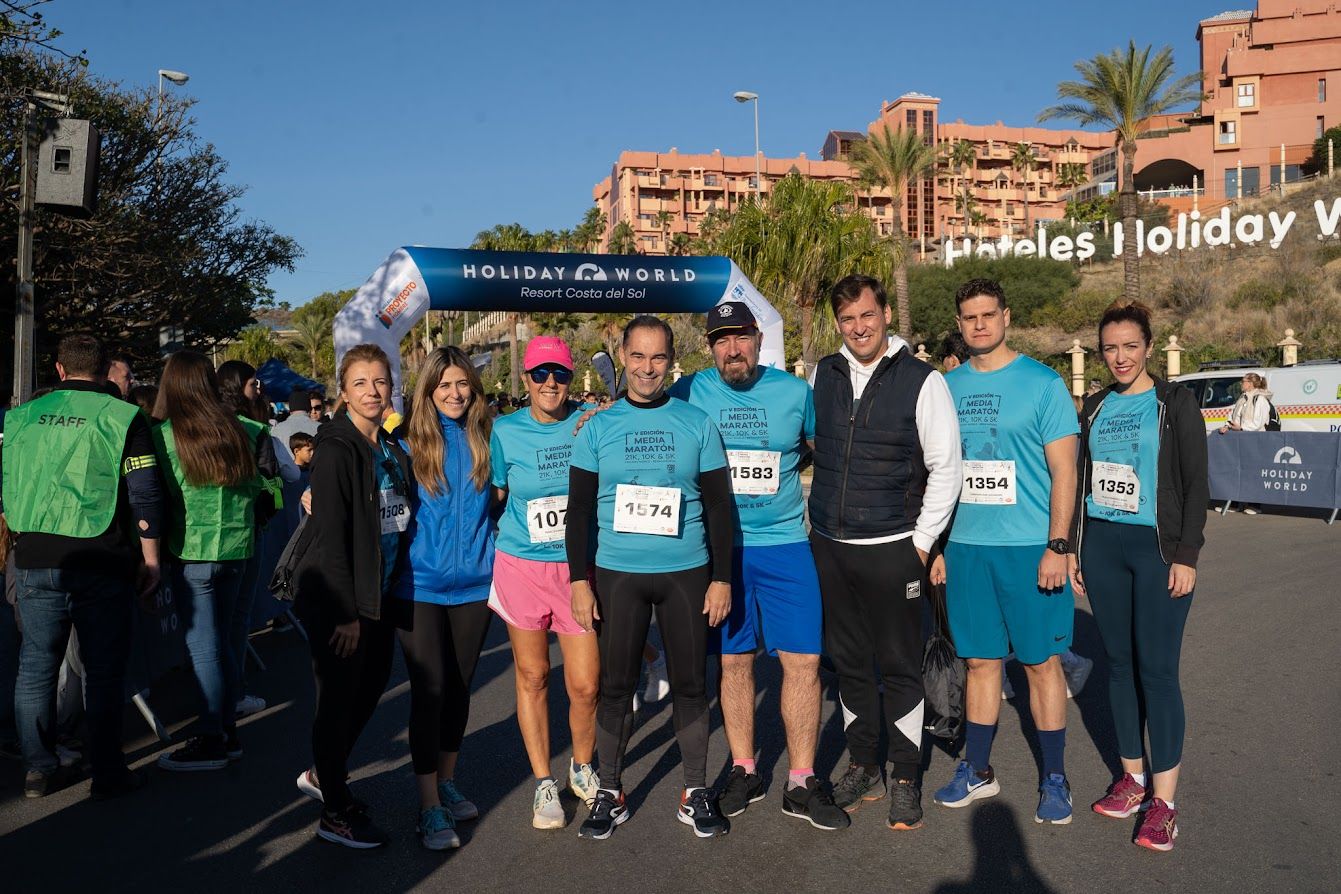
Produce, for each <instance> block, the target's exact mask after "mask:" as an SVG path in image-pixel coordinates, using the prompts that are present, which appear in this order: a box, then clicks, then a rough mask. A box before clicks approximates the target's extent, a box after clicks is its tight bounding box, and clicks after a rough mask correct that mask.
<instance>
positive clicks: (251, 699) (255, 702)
mask: <svg viewBox="0 0 1341 894" xmlns="http://www.w3.org/2000/svg"><path fill="white" fill-rule="evenodd" d="M264 710H265V699H263V698H261V697H260V696H259V695H244V696H242V698H240V699H238V700H237V707H236V708H234V709H233V713H234V714H235V715H236V716H238V717H246V716H247V715H248V714H255V713H257V712H258V711H264Z"/></svg>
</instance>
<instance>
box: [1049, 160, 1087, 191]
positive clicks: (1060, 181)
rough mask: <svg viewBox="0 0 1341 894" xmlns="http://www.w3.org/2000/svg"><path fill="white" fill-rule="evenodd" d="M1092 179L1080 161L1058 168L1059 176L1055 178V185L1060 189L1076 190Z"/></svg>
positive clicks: (1070, 162)
mask: <svg viewBox="0 0 1341 894" xmlns="http://www.w3.org/2000/svg"><path fill="white" fill-rule="evenodd" d="M1089 179H1090V177H1089V174H1088V173H1086V171H1085V166H1084V165H1083V164H1081V163H1080V162H1078V161H1068V162H1067V163H1066V164H1064V165H1061V166H1060V167H1058V168H1057V176H1056V177H1054V178H1053V181H1052V182H1053V183H1055V184H1057V188H1058V189H1062V190H1068V189H1075V188H1076V187H1077V186H1084V185H1085V184H1086V183H1087V182H1088V181H1089Z"/></svg>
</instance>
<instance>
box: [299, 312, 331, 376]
mask: <svg viewBox="0 0 1341 894" xmlns="http://www.w3.org/2000/svg"><path fill="white" fill-rule="evenodd" d="M332 323H333V321H332V320H327V319H324V318H323V316H322V315H321V314H315V313H309V314H294V315H293V319H292V320H291V321H290V323H289V325H290V326H291V327H292V328H293V335H292V336H290V338H289V342H290V344H292V345H293V346H294V347H295V348H297V349H298V350H299V351H301V352H302V353H303V355H304V356H306V357H307V359H308V362H309V364H310V372H309V375H310V376H311V377H312V378H313V379H316V377H317V361H318V359H319V358H320V357H321V352H322V351H323V350H325V348H326V347H327V346H328V345H330V344H331V339H332V330H331V325H332Z"/></svg>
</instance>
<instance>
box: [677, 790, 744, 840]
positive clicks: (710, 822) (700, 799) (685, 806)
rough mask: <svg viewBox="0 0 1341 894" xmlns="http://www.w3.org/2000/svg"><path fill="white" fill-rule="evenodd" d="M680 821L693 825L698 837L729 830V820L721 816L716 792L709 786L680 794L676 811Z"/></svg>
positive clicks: (720, 833)
mask: <svg viewBox="0 0 1341 894" xmlns="http://www.w3.org/2000/svg"><path fill="white" fill-rule="evenodd" d="M676 816H677V817H679V820H680V822H682V823H684V824H685V825H686V826H693V827H694V834H695V835H697V836H698V837H699V838H712V837H713V836H715V835H725V834H726V833H727V832H730V831H731V821H730V820H728V819H727V818H726V817H724V816H722V809H721V807H719V806H718V804H717V792H715V791H713V790H712V789H710V788H696V789H693V790H692V791H687V792H685V793H684V794H683V795H681V796H680V809H679V811H678V812H677V813H676Z"/></svg>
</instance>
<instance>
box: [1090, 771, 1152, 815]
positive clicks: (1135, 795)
mask: <svg viewBox="0 0 1341 894" xmlns="http://www.w3.org/2000/svg"><path fill="white" fill-rule="evenodd" d="M1144 803H1145V786H1143V785H1141V784H1140V783H1138V782H1137V781H1136V780H1135V779H1133V778H1132V775H1131V774H1130V773H1123V774H1122V778H1121V779H1119V780H1118V781H1117V782H1115V783H1113V784H1112V785H1110V786H1109V787H1108V794H1106V795H1104V796H1103V797H1102V798H1100V799H1099V800H1097V801H1095V802H1094V805H1093V806H1094V812H1095V813H1097V814H1100V815H1102V816H1111V817H1113V818H1114V819H1126V818H1127V817H1129V816H1131V815H1132V814H1133V813H1136V812H1137V811H1138V810H1144V809H1145V808H1144V807H1143V806H1142V805H1143V804H1144Z"/></svg>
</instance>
